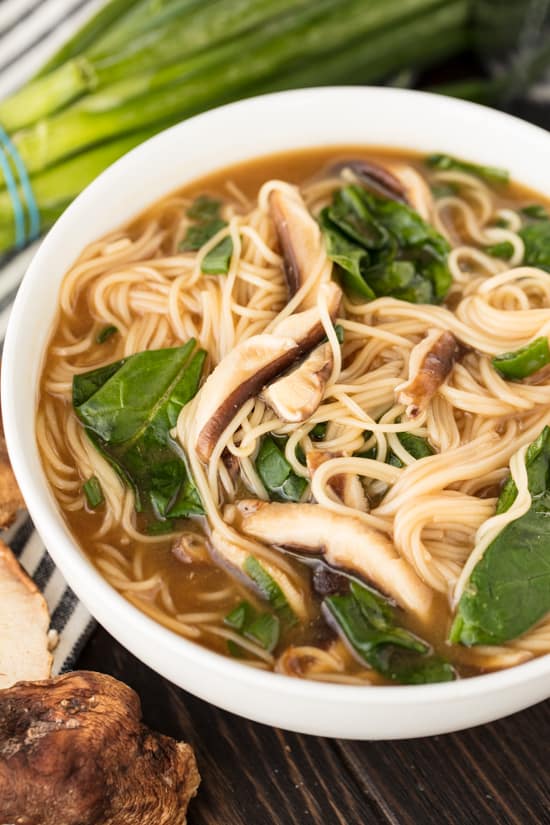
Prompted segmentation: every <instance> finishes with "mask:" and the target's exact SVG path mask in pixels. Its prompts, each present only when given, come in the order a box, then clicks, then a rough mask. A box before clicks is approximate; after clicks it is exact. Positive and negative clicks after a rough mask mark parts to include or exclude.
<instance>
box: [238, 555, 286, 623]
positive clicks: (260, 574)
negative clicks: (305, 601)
mask: <svg viewBox="0 0 550 825" xmlns="http://www.w3.org/2000/svg"><path fill="white" fill-rule="evenodd" d="M243 571H244V572H245V573H246V575H247V576H249V578H251V579H252V581H253V582H254V584H255V585H256V587H257V588H258V590H259V591H260V593H261V594H262V596H263V598H264V599H265V600H266V601H267V602H269V604H270V605H271V607H272V608H273V609H274V610H275V611H276V612H277V613H278V614H279V616H280V617H281V619H283V620H284V621H285V622H286V623H287V624H288V625H292V624H294V623H295V622H296V616H295V615H294V611H293V610H292V608H291V606H290V605H289V603H288V601H287V598H286V596H285V594H284V593H283V591H282V590H281V588H280V587H279V585H278V584H277V582H276V581H275V579H274V578H273V576H271V575H270V574H269V573H268V572H267V570H266V569H265V567H264V566H263V564H262V563H261V562H260V561H258V559H257V558H256V557H255V556H248V558H247V559H246V561H245V563H244V566H243Z"/></svg>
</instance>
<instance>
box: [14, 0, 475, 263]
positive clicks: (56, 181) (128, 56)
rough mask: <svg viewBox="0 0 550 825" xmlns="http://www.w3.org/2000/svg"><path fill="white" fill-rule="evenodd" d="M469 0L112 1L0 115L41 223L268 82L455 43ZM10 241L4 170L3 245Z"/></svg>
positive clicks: (379, 71) (279, 83)
mask: <svg viewBox="0 0 550 825" xmlns="http://www.w3.org/2000/svg"><path fill="white" fill-rule="evenodd" d="M469 5H470V4H469V0H137V2H136V0H109V2H107V3H106V5H105V6H104V7H103V8H102V9H101V10H100V11H99V13H98V14H96V16H95V17H94V18H93V19H91V20H90V21H89V22H88V23H87V24H86V25H85V26H84V27H83V28H82V29H81V30H80V31H79V32H78V33H77V34H76V35H75V36H74V37H73V38H72V39H71V40H69V41H68V42H67V43H66V44H65V45H64V46H63V48H62V49H61V50H60V51H59V52H58V53H57V54H55V55H54V56H53V57H52V58H51V59H50V60H49V61H48V63H47V64H46V65H45V66H44V67H43V69H42V70H41V71H40V73H39V74H38V75H37V76H36V77H35V78H33V79H32V80H31V81H30V82H29V83H27V84H26V85H25V86H23V87H22V88H21V89H19V90H18V91H17V92H16V93H15V94H13V95H12V96H11V97H9V98H8V99H6V100H4V101H0V125H1V126H2V127H3V128H4V129H5V130H6V131H7V132H8V133H9V134H10V136H11V140H12V141H13V143H14V145H15V147H16V148H17V150H18V152H19V155H20V157H21V159H22V160H23V162H24V164H25V166H26V168H27V170H28V173H29V175H30V179H31V184H32V188H33V191H34V196H35V199H36V202H37V205H38V208H39V211H40V220H41V228H42V229H46V228H47V227H49V226H50V225H51V224H52V223H53V222H54V220H55V219H56V218H57V217H58V215H59V214H60V213H61V212H62V211H63V210H64V209H65V207H66V206H67V205H68V203H69V202H70V201H71V200H72V199H73V198H74V197H75V196H76V195H77V194H78V193H79V192H80V191H81V190H82V189H83V188H84V187H85V186H86V185H87V184H88V183H89V182H90V181H92V180H93V179H94V178H95V177H96V176H97V175H98V174H99V173H100V172H101V171H102V170H103V169H104V168H105V167H106V166H108V165H109V164H110V163H112V162H113V161H114V160H116V159H117V158H118V157H120V156H121V155H122V154H124V153H125V152H126V151H128V150H129V149H130V148H132V147H133V146H135V145H137V144H138V143H140V142H141V141H143V140H145V139H146V138H147V137H149V136H151V135H153V134H154V133H156V132H158V131H160V130H161V129H163V128H165V127H166V126H168V125H171V124H173V123H176V122H178V121H179V120H182V119H183V118H186V117H189V116H190V115H193V114H196V113H198V112H202V111H205V110H207V109H210V108H212V107H214V106H217V105H219V104H222V103H227V102H230V101H232V100H236V99H239V98H242V97H248V96H251V95H256V94H260V93H262V92H267V91H274V90H279V89H290V88H298V87H302V86H315V85H326V84H335V83H342V84H346V83H351V84H354V83H367V82H376V81H379V80H383V79H386V78H391V76H392V75H394V74H396V73H397V72H399V71H400V70H401V69H404V68H407V67H415V68H418V67H422V66H425V65H427V64H430V63H433V62H434V61H436V60H438V59H440V58H443V57H446V56H448V55H449V54H452V53H455V52H457V51H459V50H460V49H461V48H462V47H463V46H464V44H465V42H466V39H467V19H468V11H469ZM327 116H330V113H327ZM21 194H22V198H24V194H23V193H21ZM14 240H15V220H14V213H13V203H12V198H11V197H10V194H9V193H8V191H7V190H6V188H5V181H3V180H2V177H1V174H0V254H1V253H3V252H6V251H8V250H10V248H11V247H12V246H13V244H14Z"/></svg>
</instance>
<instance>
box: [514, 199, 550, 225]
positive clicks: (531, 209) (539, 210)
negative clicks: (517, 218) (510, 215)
mask: <svg viewBox="0 0 550 825" xmlns="http://www.w3.org/2000/svg"><path fill="white" fill-rule="evenodd" d="M519 211H520V212H521V214H522V215H525V216H526V217H527V218H533V220H535V221H547V220H548V217H549V215H548V211H547V210H546V209H545V207H544V206H541V204H540V203H532V204H530V205H529V206H524V207H523V208H522V209H520V210H519Z"/></svg>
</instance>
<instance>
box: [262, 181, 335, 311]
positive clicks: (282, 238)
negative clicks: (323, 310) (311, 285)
mask: <svg viewBox="0 0 550 825" xmlns="http://www.w3.org/2000/svg"><path fill="white" fill-rule="evenodd" d="M269 210H270V213H271V217H272V219H273V223H274V224H275V229H276V231H277V237H278V239H279V245H280V247H281V252H282V255H283V261H284V271H285V277H286V282H287V286H288V292H289V297H290V298H292V297H293V296H294V295H295V294H296V293H297V292H298V290H299V289H301V288H302V287H303V285H304V284H305V282H306V281H307V279H308V277H309V275H310V274H311V270H312V266H313V265H314V264H315V263H316V261H317V260H318V258H319V253H320V250H321V246H322V238H321V230H320V229H319V225H318V223H317V221H316V220H314V218H313V217H312V216H311V215H310V213H309V211H308V209H307V207H306V205H305V203H304V202H303V200H302V197H301V195H300V193H299V191H298V189H296V190H295V191H293V192H290V191H288V190H287V189H284V190H282V189H274V190H273V191H272V192H271V194H270V195H269ZM315 300H316V296H315V290H309V292H308V294H307V295H306V296H305V297H304V300H303V302H302V304H301V306H302V307H303V308H304V309H307V308H308V307H310V306H313V305H314V304H315Z"/></svg>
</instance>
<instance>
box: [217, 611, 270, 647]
mask: <svg viewBox="0 0 550 825" xmlns="http://www.w3.org/2000/svg"><path fill="white" fill-rule="evenodd" d="M224 623H225V624H226V625H227V626H228V627H231V628H232V629H233V630H236V631H237V633H239V634H240V635H241V636H244V637H245V638H247V639H250V640H251V641H252V642H256V643H257V644H259V645H260V646H261V647H263V648H264V650H267V651H269V652H270V653H271V652H272V651H273V650H275V648H276V647H277V643H278V641H279V636H280V622H279V619H278V618H277V616H274V615H273V614H272V613H260V612H258V611H257V610H254V608H253V607H252V605H251V604H250V602H246V601H243V602H241V603H240V604H238V605H237V607H235V608H234V609H233V610H232V611H231V613H229V615H227V616H226V617H225V619H224ZM230 652H231V648H230Z"/></svg>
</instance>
